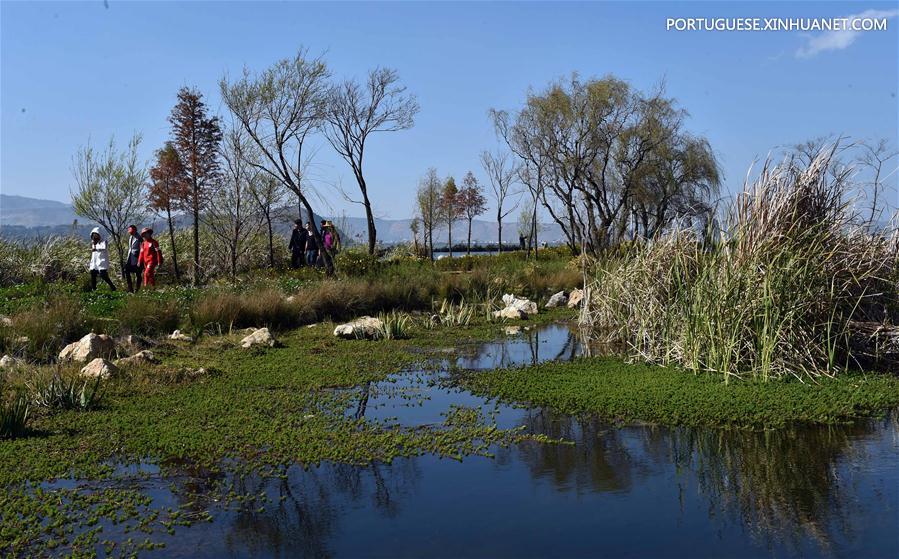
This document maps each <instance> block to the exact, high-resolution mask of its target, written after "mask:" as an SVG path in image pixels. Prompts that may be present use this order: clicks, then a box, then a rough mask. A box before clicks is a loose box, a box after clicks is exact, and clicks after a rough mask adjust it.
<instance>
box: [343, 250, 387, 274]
mask: <svg viewBox="0 0 899 559" xmlns="http://www.w3.org/2000/svg"><path fill="white" fill-rule="evenodd" d="M334 268H335V269H336V270H337V273H338V274H340V275H341V276H343V277H359V276H370V275H372V274H375V273H377V272H378V271H380V270H381V262H380V261H379V260H378V257H377V256H375V255H373V254H369V253H368V252H367V251H366V250H364V249H358V248H351V249H346V250H344V251H342V252H340V253H338V254H337V256H335V257H334Z"/></svg>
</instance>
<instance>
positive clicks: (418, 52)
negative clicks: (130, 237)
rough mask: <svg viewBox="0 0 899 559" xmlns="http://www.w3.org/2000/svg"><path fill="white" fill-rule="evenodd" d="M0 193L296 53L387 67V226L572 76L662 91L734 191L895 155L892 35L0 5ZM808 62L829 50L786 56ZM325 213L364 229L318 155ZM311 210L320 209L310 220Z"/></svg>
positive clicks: (414, 14) (462, 9)
mask: <svg viewBox="0 0 899 559" xmlns="http://www.w3.org/2000/svg"><path fill="white" fill-rule="evenodd" d="M0 9H2V14H0V16H2V23H0V31H2V52H0V68H2V70H0V109H2V113H0V115H2V116H0V125H2V129H0V191H2V192H3V193H5V194H19V195H26V196H34V197H41V198H50V199H55V200H62V201H68V199H69V196H68V193H69V188H70V186H71V184H72V178H71V171H70V168H71V157H72V154H73V153H74V152H75V151H76V149H77V148H78V147H79V146H80V145H82V144H84V143H86V142H87V140H88V139H89V138H90V139H92V141H93V143H95V144H102V143H105V142H106V141H107V140H108V138H109V137H110V136H111V135H115V136H116V137H117V138H118V139H119V140H120V141H121V142H122V143H124V142H125V141H126V139H127V138H128V137H129V136H130V135H131V133H132V132H134V131H139V132H141V133H142V134H143V137H144V142H143V145H142V149H143V152H144V155H145V157H146V159H147V160H149V159H150V158H151V156H152V152H153V150H155V149H157V148H158V147H160V146H161V145H162V143H163V142H164V141H165V140H166V138H167V136H168V133H169V129H168V122H167V120H166V119H167V117H168V115H169V112H170V111H171V108H172V105H173V104H174V101H175V94H176V92H177V90H178V88H179V87H181V86H183V85H189V86H195V87H198V88H199V89H200V90H201V91H202V92H204V94H206V96H207V97H208V103H209V105H210V106H211V107H212V108H213V109H214V110H217V111H224V107H222V106H221V103H220V100H219V95H218V80H219V79H220V78H221V77H222V75H223V74H224V73H225V72H230V73H232V74H236V73H238V72H240V71H241V69H242V68H243V66H244V65H246V66H248V67H250V68H251V69H262V68H264V67H266V66H267V65H269V64H271V63H272V62H274V61H276V60H278V59H280V58H285V57H289V56H291V55H293V54H294V53H296V51H297V49H298V48H300V47H301V46H303V47H306V48H308V49H310V51H311V52H312V53H324V54H325V57H326V59H327V61H328V63H329V65H330V67H331V70H332V71H333V73H334V76H335V77H349V76H359V77H361V76H364V74H365V72H366V71H367V70H368V69H369V68H372V67H375V66H379V65H380V66H390V67H394V68H396V69H397V70H398V71H399V73H400V76H401V77H402V80H403V82H404V83H405V84H406V85H407V86H408V88H409V90H410V91H411V92H413V93H415V94H416V95H417V97H418V100H419V103H420V105H421V112H420V113H419V115H418V117H417V119H416V124H415V127H414V128H413V129H412V130H409V131H405V132H399V133H395V134H381V135H379V136H377V137H373V138H372V139H371V141H370V148H369V150H370V151H369V153H368V155H367V157H368V159H367V162H366V165H367V176H368V184H369V187H370V188H371V189H372V195H373V201H374V205H375V208H376V213H377V214H378V215H379V216H380V217H387V218H404V217H408V216H409V215H410V214H411V212H412V206H413V193H414V190H415V187H416V185H417V182H418V179H419V177H420V176H421V175H422V174H424V172H425V171H426V169H427V168H428V167H431V166H433V167H436V168H437V170H438V172H440V173H441V174H442V175H445V174H453V175H455V176H456V177H457V178H461V176H462V175H464V174H465V172H466V171H468V170H469V169H471V170H473V171H475V173H476V174H477V175H478V176H479V177H481V178H483V177H484V176H483V173H482V172H481V169H480V165H479V160H478V155H479V153H480V152H481V151H482V150H483V149H487V148H494V147H496V146H497V145H498V144H497V140H496V137H495V135H494V132H493V128H492V126H491V124H490V122H489V120H488V118H487V110H488V109H489V108H491V107H496V108H504V109H515V108H517V107H520V105H521V104H522V102H523V100H524V98H525V95H526V92H527V89H528V87H535V88H542V87H543V86H544V85H545V84H547V83H548V82H550V81H551V80H553V79H555V78H558V77H562V76H565V75H568V74H570V73H571V72H573V71H576V72H578V73H579V74H580V75H581V76H602V75H605V74H609V73H612V74H614V75H616V76H618V77H620V78H623V79H625V80H627V81H629V82H630V83H631V84H633V85H634V86H635V87H637V88H640V89H648V88H650V87H652V86H653V85H654V84H656V83H658V82H659V80H661V79H663V78H664V79H665V81H666V83H667V91H668V94H669V95H671V96H673V97H676V98H677V99H678V100H679V101H680V103H681V105H682V106H683V107H684V108H686V109H687V110H688V111H689V112H690V115H691V116H690V119H689V121H688V128H689V129H690V130H691V131H692V132H694V133H697V134H702V135H705V136H706V137H708V138H709V140H710V141H711V144H712V146H713V148H714V149H715V151H716V152H717V154H718V156H719V158H720V161H721V163H722V166H723V168H724V172H725V177H726V186H727V188H729V189H731V190H733V189H739V187H740V186H741V183H742V181H743V178H744V176H745V173H746V170H747V168H748V166H749V165H750V164H751V163H752V162H753V160H754V159H756V158H758V157H764V156H765V155H766V154H767V153H768V151H769V150H771V149H775V148H777V147H778V146H783V145H787V144H792V143H796V142H800V141H803V140H806V139H808V138H812V137H817V136H821V135H827V134H845V135H848V136H850V137H853V138H879V137H886V138H889V139H890V140H891V141H892V142H893V144H894V145H895V144H896V143H897V118H899V116H897V97H896V96H897V66H899V61H897V48H899V47H897V45H899V41H897V32H896V28H897V26H899V19H897V18H896V17H895V16H894V17H891V18H890V19H889V27H890V28H889V30H888V31H885V32H869V33H862V34H860V35H859V36H856V37H855V40H854V41H852V40H850V41H849V43H850V44H848V45H844V43H846V41H840V40H836V41H832V42H828V41H827V37H824V38H823V39H822V38H821V37H820V36H819V37H818V38H817V39H814V37H813V36H815V35H818V34H811V35H813V36H809V34H803V33H800V32H751V33H736V32H674V31H666V30H665V20H666V18H668V17H738V16H739V17H744V16H757V17H837V16H846V15H850V14H858V13H860V12H863V11H865V10H869V9H874V10H883V11H888V12H890V13H899V3H897V2H889V3H882V2H881V3H877V2H870V3H869V2H853V3H842V2H802V3H782V2H779V3H764V2H752V3H736V2H728V3H723V2H721V3H711V2H687V3H663V2H631V3H611V2H610V3H605V2H603V3H599V2H597V3H490V4H483V3H411V2H410V3H363V4H357V3H332V4H313V3H289V2H288V3H271V4H268V3H253V4H244V3H237V2H228V3H222V2H204V3H201V2H187V3H165V2H149V3H131V2H128V3H126V2H116V1H115V0H110V1H109V5H108V8H107V7H105V6H104V3H103V2H87V3H77V2H66V3H14V2H6V1H3V2H2V8H0ZM812 39H814V40H816V41H817V43H815V44H819V45H820V44H824V45H828V44H831V43H832V45H833V46H834V48H832V49H829V50H827V49H825V50H823V51H821V52H817V53H815V54H813V55H812V56H800V54H801V51H802V49H808V47H809V45H810V44H811V43H810V40H812ZM317 144H318V145H319V146H320V151H319V155H318V157H317V158H316V160H315V161H316V163H315V172H316V175H317V177H318V178H319V190H320V192H321V195H322V197H323V198H324V199H325V201H324V204H325V205H327V206H330V208H331V210H332V211H333V212H342V211H345V212H346V213H347V214H348V215H363V214H362V211H361V208H360V207H359V206H355V205H352V204H349V203H347V202H345V201H344V200H343V199H342V198H341V197H340V196H339V195H338V194H336V193H335V192H334V191H333V189H332V186H331V185H333V184H335V183H342V184H343V186H344V187H346V188H349V189H352V188H354V186H355V185H354V183H353V179H352V175H351V173H350V172H349V170H348V168H346V166H345V164H344V163H343V162H341V161H340V160H338V159H337V158H336V157H335V156H334V155H333V154H332V153H331V149H330V147H329V146H327V144H325V143H324V142H323V140H319V141H318V142H317ZM323 209H324V208H323Z"/></svg>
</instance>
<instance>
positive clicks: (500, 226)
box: [496, 215, 503, 252]
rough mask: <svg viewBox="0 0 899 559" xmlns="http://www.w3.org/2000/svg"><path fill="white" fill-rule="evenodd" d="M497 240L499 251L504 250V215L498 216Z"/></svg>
mask: <svg viewBox="0 0 899 559" xmlns="http://www.w3.org/2000/svg"><path fill="white" fill-rule="evenodd" d="M496 241H497V251H498V252H502V251H503V218H502V216H499V215H497V216H496Z"/></svg>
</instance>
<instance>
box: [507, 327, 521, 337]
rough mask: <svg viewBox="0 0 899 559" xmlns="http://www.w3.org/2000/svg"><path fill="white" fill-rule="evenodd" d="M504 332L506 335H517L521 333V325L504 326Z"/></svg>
mask: <svg viewBox="0 0 899 559" xmlns="http://www.w3.org/2000/svg"><path fill="white" fill-rule="evenodd" d="M505 332H506V335H507V336H517V335H518V334H521V326H506V328H505Z"/></svg>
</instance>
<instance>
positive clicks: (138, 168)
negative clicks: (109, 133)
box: [70, 134, 147, 277]
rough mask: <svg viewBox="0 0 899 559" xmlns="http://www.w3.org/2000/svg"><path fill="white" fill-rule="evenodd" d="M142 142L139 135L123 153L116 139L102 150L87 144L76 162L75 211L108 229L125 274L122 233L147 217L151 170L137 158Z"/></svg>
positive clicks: (73, 162) (73, 164)
mask: <svg viewBox="0 0 899 559" xmlns="http://www.w3.org/2000/svg"><path fill="white" fill-rule="evenodd" d="M140 142H141V136H140V134H135V135H134V136H133V137H132V138H131V140H130V141H129V142H128V147H127V148H126V149H125V151H122V152H119V151H118V149H117V148H116V145H115V139H114V138H112V139H110V140H109V145H108V146H107V148H106V151H104V152H102V153H98V152H96V151H94V149H93V148H92V147H91V146H90V144H87V145H86V146H84V147H82V148H80V149H79V150H78V151H77V152H76V154H75V156H74V158H73V161H72V174H73V176H74V179H75V189H74V190H73V191H71V192H70V193H71V196H72V206H73V208H74V209H75V213H76V214H78V215H80V216H81V217H85V218H87V219H90V220H92V221H94V222H96V223H97V224H99V225H100V227H102V228H103V229H104V230H105V231H106V233H107V235H108V236H109V238H110V239H112V242H113V244H114V245H115V249H116V254H117V255H118V257H119V268H120V269H121V270H120V271H121V272H122V274H123V277H124V267H123V265H124V263H125V242H124V239H123V236H122V234H123V232H124V231H125V230H126V228H127V227H128V226H129V225H131V224H132V223H135V222H138V221H140V220H141V219H142V218H143V217H144V216H145V207H146V206H145V201H146V199H147V194H146V187H147V170H146V168H145V167H144V165H143V164H142V163H141V162H139V161H138V158H137V149H138V146H139V145H140Z"/></svg>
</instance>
